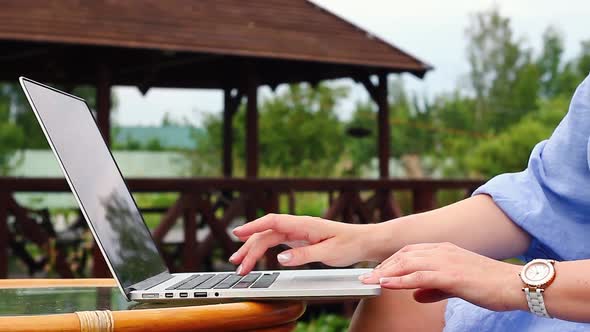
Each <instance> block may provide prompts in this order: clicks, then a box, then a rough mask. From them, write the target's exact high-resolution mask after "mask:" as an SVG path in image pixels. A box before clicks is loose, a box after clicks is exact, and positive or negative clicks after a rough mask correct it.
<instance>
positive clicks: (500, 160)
mask: <svg viewBox="0 0 590 332" xmlns="http://www.w3.org/2000/svg"><path fill="white" fill-rule="evenodd" d="M567 105H568V99H567V98H555V99H552V100H549V101H544V102H542V105H541V107H540V109H539V110H538V111H535V112H534V113H531V114H528V115H527V116H525V117H524V118H522V119H521V120H520V121H519V122H517V123H515V124H514V125H512V126H510V127H509V128H508V129H507V130H506V131H504V132H502V133H501V134H499V135H497V136H496V137H494V139H490V140H485V141H482V142H481V143H480V144H478V145H477V146H476V147H475V148H474V149H473V151H472V153H470V154H468V155H467V158H466V165H467V166H468V168H469V169H470V171H471V172H472V173H473V175H478V176H484V177H492V176H494V175H497V174H500V173H505V172H518V171H521V170H523V169H525V168H526V165H527V161H528V158H529V155H530V153H531V150H532V149H533V147H534V146H535V145H536V144H537V143H539V142H540V141H542V140H544V139H547V138H549V136H550V135H551V133H552V132H553V130H554V129H555V127H557V125H558V124H559V122H560V121H561V119H562V118H563V116H564V115H565V113H566V112H567Z"/></svg>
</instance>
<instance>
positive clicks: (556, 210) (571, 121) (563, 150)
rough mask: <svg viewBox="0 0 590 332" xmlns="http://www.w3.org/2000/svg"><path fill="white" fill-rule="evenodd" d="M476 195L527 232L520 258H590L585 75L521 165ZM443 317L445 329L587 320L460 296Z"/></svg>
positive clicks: (589, 123)
mask: <svg viewBox="0 0 590 332" xmlns="http://www.w3.org/2000/svg"><path fill="white" fill-rule="evenodd" d="M478 194H487V195H490V196H491V197H492V199H493V200H494V202H495V203H496V204H497V205H498V206H499V207H500V208H501V209H502V210H503V211H504V212H505V213H506V215H508V216H509V217H510V219H512V221H513V222H515V223H516V224H517V225H519V226H520V227H522V228H523V229H524V230H525V231H527V232H528V233H529V234H530V235H531V237H532V242H531V245H530V247H529V248H528V250H527V251H526V253H525V254H524V259H525V260H527V261H528V260H531V259H533V258H552V259H556V260H577V259H589V258H590V76H588V77H587V78H586V79H585V80H584V81H583V82H582V84H580V86H579V87H578V88H577V90H576V92H575V94H574V96H573V98H572V101H571V104H570V108H569V111H568V113H567V115H566V116H565V117H564V118H563V120H562V121H561V123H560V124H559V126H558V127H557V128H556V129H555V131H554V132H553V134H552V135H551V137H550V138H549V139H548V140H546V141H543V142H541V143H539V144H537V145H536V146H535V148H534V149H533V151H532V153H531V156H530V159H529V163H528V167H527V169H526V170H524V171H522V172H520V173H510V174H502V175H499V176H496V177H494V178H493V179H491V180H490V181H488V182H487V183H486V184H484V185H483V186H482V187H480V188H479V189H477V190H476V191H475V193H474V195H478ZM589 278H590V276H589ZM523 296H524V294H523ZM549 314H551V312H549ZM445 320H446V327H445V329H444V331H447V332H450V331H477V332H480V331H508V330H512V331H535V332H536V331H541V332H542V331H590V324H582V323H574V322H568V321H563V320H559V319H549V318H541V317H537V316H535V315H533V314H531V313H528V312H525V311H508V312H493V311H490V310H487V309H483V308H480V307H478V306H475V305H473V304H471V303H468V302H466V301H463V300H461V299H451V300H449V302H448V305H447V309H446V313H445Z"/></svg>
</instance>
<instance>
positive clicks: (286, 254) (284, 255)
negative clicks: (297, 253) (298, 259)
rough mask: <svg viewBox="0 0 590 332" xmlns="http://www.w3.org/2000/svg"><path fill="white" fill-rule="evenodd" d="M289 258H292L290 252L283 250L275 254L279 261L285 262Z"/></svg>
mask: <svg viewBox="0 0 590 332" xmlns="http://www.w3.org/2000/svg"><path fill="white" fill-rule="evenodd" d="M291 258H293V254H292V253H290V252H283V253H280V254H278V255H277V260H278V261H279V263H287V262H288V261H290V260H291Z"/></svg>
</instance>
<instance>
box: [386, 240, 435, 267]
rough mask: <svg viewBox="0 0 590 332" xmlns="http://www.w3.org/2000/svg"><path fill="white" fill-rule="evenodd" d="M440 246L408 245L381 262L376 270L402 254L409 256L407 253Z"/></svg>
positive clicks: (426, 244) (430, 244) (428, 244)
mask: <svg viewBox="0 0 590 332" xmlns="http://www.w3.org/2000/svg"><path fill="white" fill-rule="evenodd" d="M440 245H441V244H440V243H419V244H410V245H407V246H405V247H403V248H401V249H400V250H398V251H397V252H396V253H395V254H393V255H391V256H389V258H387V259H386V260H384V261H383V262H381V264H379V265H377V267H375V268H376V269H378V268H381V267H382V266H384V265H386V264H388V263H390V262H391V260H393V259H395V258H396V257H399V256H400V255H402V254H407V253H410V252H416V251H423V250H432V249H437V248H439V247H440Z"/></svg>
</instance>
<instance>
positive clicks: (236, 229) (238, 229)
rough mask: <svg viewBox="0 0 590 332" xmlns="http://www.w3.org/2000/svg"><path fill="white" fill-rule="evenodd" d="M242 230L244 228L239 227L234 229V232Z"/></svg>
mask: <svg viewBox="0 0 590 332" xmlns="http://www.w3.org/2000/svg"><path fill="white" fill-rule="evenodd" d="M241 228H242V226H238V227H236V228H234V232H238V231H240V229H241Z"/></svg>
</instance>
